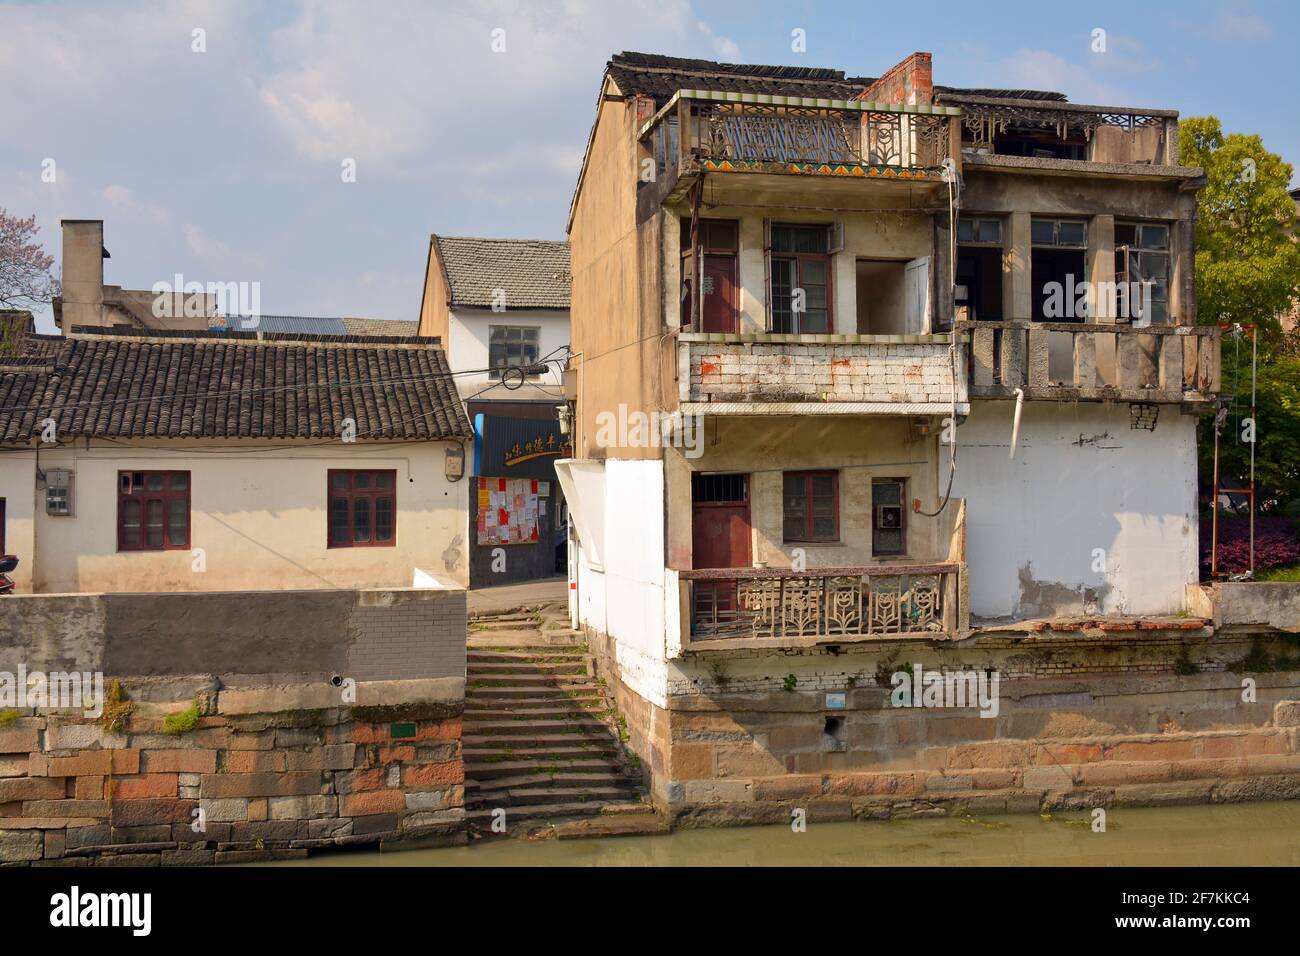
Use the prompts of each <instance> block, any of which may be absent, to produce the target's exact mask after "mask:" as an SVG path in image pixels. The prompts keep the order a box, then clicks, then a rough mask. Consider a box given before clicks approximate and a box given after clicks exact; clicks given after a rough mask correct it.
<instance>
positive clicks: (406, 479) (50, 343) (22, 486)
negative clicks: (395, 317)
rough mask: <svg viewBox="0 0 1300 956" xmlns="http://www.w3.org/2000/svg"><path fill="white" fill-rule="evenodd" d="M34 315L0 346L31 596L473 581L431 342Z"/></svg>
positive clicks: (446, 399)
mask: <svg viewBox="0 0 1300 956" xmlns="http://www.w3.org/2000/svg"><path fill="white" fill-rule="evenodd" d="M9 317H10V318H11V319H12V318H14V317H15V314H14V313H10V314H9ZM28 320H29V321H28V323H27V324H26V328H24V327H23V323H22V322H18V321H8V322H6V323H5V336H4V339H5V341H4V347H3V348H2V349H0V551H3V552H7V553H11V554H15V555H17V556H18V558H19V560H20V564H19V566H18V569H17V571H16V572H14V573H13V574H12V575H11V577H12V578H13V579H14V581H15V582H16V584H17V590H18V591H19V592H20V593H22V592H26V593H32V592H36V593H51V592H76V591H82V592H84V591H93V592H101V591H110V592H111V591H229V590H241V589H242V590H272V589H289V588H388V587H410V586H412V585H413V584H416V583H430V582H431V581H436V582H441V583H444V584H446V585H448V586H460V587H464V586H465V585H466V583H467V581H468V568H469V562H468V544H467V541H468V517H467V504H468V490H467V489H468V488H469V485H470V481H469V480H468V478H467V477H466V468H465V457H466V456H465V446H466V443H467V442H469V441H471V440H472V432H471V429H470V424H469V421H468V419H467V417H466V415H465V411H464V408H463V406H462V405H461V403H460V400H459V398H458V396H457V393H456V386H455V383H454V382H453V380H452V375H451V371H450V369H449V368H448V366H447V360H446V356H445V354H444V352H443V350H442V347H441V345H440V343H439V341H438V340H437V339H436V338H421V337H417V336H371V337H367V338H364V339H363V338H355V337H346V336H340V337H337V338H324V337H320V336H309V335H301V334H291V333H279V334H276V333H264V332H240V331H226V330H208V331H170V332H165V331H156V330H136V329H110V328H102V327H98V328H96V327H86V328H78V329H74V330H73V331H72V332H71V333H70V334H69V335H67V336H41V335H35V334H33V333H32V332H31V331H30V328H31V327H30V317H28Z"/></svg>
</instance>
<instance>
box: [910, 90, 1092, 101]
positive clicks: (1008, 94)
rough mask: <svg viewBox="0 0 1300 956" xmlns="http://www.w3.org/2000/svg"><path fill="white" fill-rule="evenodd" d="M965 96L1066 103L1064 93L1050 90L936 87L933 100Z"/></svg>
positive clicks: (947, 99) (954, 98) (962, 97)
mask: <svg viewBox="0 0 1300 956" xmlns="http://www.w3.org/2000/svg"><path fill="white" fill-rule="evenodd" d="M967 96H987V97H989V98H990V99H998V100H1051V101H1056V102H1058V103H1064V102H1065V101H1066V98H1065V94H1064V93H1054V92H1052V91H1051V90H1002V89H991V88H984V87H980V88H976V87H962V86H936V87H935V88H934V98H935V99H936V100H941V101H943V102H950V101H952V100H960V99H964V98H965V97H967Z"/></svg>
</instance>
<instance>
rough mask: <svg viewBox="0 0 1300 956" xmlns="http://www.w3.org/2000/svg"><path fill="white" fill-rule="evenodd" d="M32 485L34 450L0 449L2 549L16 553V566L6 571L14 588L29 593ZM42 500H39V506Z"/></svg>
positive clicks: (34, 483) (8, 552)
mask: <svg viewBox="0 0 1300 956" xmlns="http://www.w3.org/2000/svg"><path fill="white" fill-rule="evenodd" d="M35 488H36V453H35V452H34V451H5V452H2V453H0V498H3V499H4V501H5V519H4V520H5V528H4V550H5V552H6V553H7V554H16V555H17V556H18V568H17V570H15V571H11V572H10V573H9V579H10V580H11V581H13V582H14V585H15V588H14V590H15V591H17V592H19V593H24V594H30V593H31V590H32V534H33V533H34V531H35V527H36V526H35V524H34V523H33V521H32V508H33V506H34V501H35V499H34V497H33V496H34V493H35ZM43 506H44V503H43V502H42V507H43Z"/></svg>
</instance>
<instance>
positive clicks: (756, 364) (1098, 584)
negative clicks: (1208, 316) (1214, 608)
mask: <svg viewBox="0 0 1300 956" xmlns="http://www.w3.org/2000/svg"><path fill="white" fill-rule="evenodd" d="M1177 129H1178V127H1177V116H1176V114H1175V113H1173V112H1172V111H1167V110H1135V109H1127V108H1118V107H1101V106H1080V105H1075V104H1070V103H1068V102H1067V101H1066V100H1065V98H1064V97H1063V96H1062V95H1061V94H1057V93H1043V92H1035V91H998V90H957V89H952V88H945V87H936V86H934V85H933V82H932V79H931V64H930V57H929V55H928V54H920V53H918V54H914V55H913V56H911V57H908V58H907V59H906V60H904V61H903V62H902V63H900V64H899V65H898V66H896V67H894V68H893V69H891V70H890V71H889V72H887V73H886V74H885V76H883V77H881V78H879V79H865V78H855V77H846V76H845V75H844V74H842V73H840V72H839V71H834V70H809V69H802V68H800V69H795V68H783V67H753V66H735V65H726V64H710V63H706V62H703V61H683V60H674V59H672V58H668V57H658V56H647V55H644V54H622V55H620V56H617V57H615V58H614V59H613V60H611V61H610V64H609V67H608V69H607V71H606V75H605V77H604V79H603V81H602V90H601V97H600V101H599V104H598V108H597V116H596V121H595V125H594V128H593V130H592V134H591V137H590V140H589V142H588V147H587V154H586V157H585V160H584V164H583V169H582V172H581V174H580V177H579V182H578V187H577V191H576V193H575V197H574V200H573V205H572V209H571V214H570V224H569V235H570V244H571V248H572V268H573V312H572V323H573V335H572V338H573V342H572V349H573V352H574V356H573V359H572V362H571V374H572V378H573V394H572V396H571V398H572V402H573V421H574V432H573V441H574V457H573V459H572V460H570V461H566V462H561V463H559V465H558V466H557V467H558V469H559V472H560V477H561V482H562V484H563V486H564V491H565V495H566V498H567V499H568V501H569V504H570V506H571V514H572V528H573V534H572V551H573V558H572V561H571V568H572V571H571V583H572V585H573V587H572V590H571V602H572V605H571V609H572V616H573V619H574V622H575V624H577V625H579V626H582V627H584V628H585V629H586V630H587V631H588V633H589V635H590V636H591V640H592V644H593V648H594V649H595V650H596V652H597V656H598V660H599V661H600V662H601V665H602V666H603V667H604V668H605V670H606V672H607V673H608V675H609V676H610V678H611V684H612V686H613V687H614V688H615V691H616V694H617V696H618V701H619V704H620V706H621V707H622V708H623V709H624V711H625V712H626V713H627V714H628V719H629V733H630V736H631V741H632V745H633V747H634V748H635V749H636V750H637V752H638V753H639V754H640V755H641V756H642V757H643V759H644V760H645V763H646V766H647V768H648V771H649V773H650V776H651V777H652V783H653V788H654V793H655V795H656V798H657V799H658V800H659V801H660V802H661V803H663V804H664V805H665V806H667V807H668V808H669V809H670V810H671V811H672V812H673V813H674V814H676V815H679V816H682V815H684V816H696V815H698V816H701V817H709V816H710V815H711V814H712V815H714V816H720V817H727V816H728V814H730V813H731V811H735V813H736V814H737V815H739V816H742V817H747V818H754V819H759V818H772V816H771V815H772V813H773V812H774V810H773V808H778V809H779V808H780V807H782V806H784V805H785V803H787V802H788V801H791V800H798V801H803V802H807V801H809V800H820V799H831V800H832V802H833V803H834V804H835V806H836V807H838V808H839V809H835V810H834V811H833V812H834V813H839V812H845V813H853V814H856V815H863V814H866V815H879V814H880V813H881V812H882V811H883V812H884V813H885V814H886V815H888V814H889V813H890V812H892V811H891V807H892V806H894V805H895V804H898V805H900V806H906V807H910V808H915V807H917V806H920V805H922V804H924V803H925V802H927V801H936V800H938V801H940V802H944V799H945V798H943V796H942V795H944V794H948V795H953V794H956V795H958V796H960V797H961V798H962V800H964V801H965V804H964V805H969V804H970V802H971V801H970V799H968V798H972V797H974V798H978V800H979V801H982V804H981V805H987V806H990V807H1002V808H1007V807H1008V806H1016V807H1020V806H1023V807H1026V808H1027V807H1029V806H1030V805H1034V806H1039V805H1042V804H1043V803H1044V802H1045V801H1046V802H1048V803H1051V802H1053V801H1055V802H1056V805H1060V801H1071V800H1074V801H1078V800H1086V799H1088V798H1087V797H1086V796H1081V795H1080V794H1085V793H1086V792H1092V793H1099V792H1100V791H1098V790H1096V788H1093V789H1091V790H1090V789H1089V788H1090V787H1091V785H1094V784H1095V785H1096V786H1097V787H1106V788H1110V789H1109V790H1107V792H1106V793H1105V794H1102V795H1101V796H1098V797H1097V798H1096V799H1098V800H1103V801H1104V800H1110V799H1115V800H1120V799H1134V800H1138V799H1143V797H1142V796H1141V791H1140V786H1141V785H1145V784H1148V783H1151V782H1153V781H1154V782H1157V783H1158V782H1160V781H1166V782H1167V781H1170V780H1193V779H1195V780H1197V781H1202V778H1205V779H1207V780H1209V781H1210V782H1209V783H1206V784H1205V786H1203V787H1202V786H1201V783H1200V782H1198V783H1197V784H1196V785H1195V786H1188V787H1185V788H1183V789H1184V790H1185V791H1186V793H1187V794H1192V793H1193V792H1195V793H1198V794H1200V795H1201V796H1205V795H1206V794H1208V793H1209V792H1210V789H1211V788H1212V787H1213V786H1215V785H1217V784H1215V783H1214V781H1215V780H1218V779H1220V778H1225V777H1228V776H1243V775H1244V776H1247V777H1251V778H1255V777H1260V776H1271V775H1279V774H1280V775H1282V776H1281V777H1277V778H1276V779H1274V781H1273V783H1271V784H1269V785H1268V786H1267V787H1263V788H1262V789H1261V792H1264V791H1265V790H1267V792H1282V791H1285V790H1287V788H1288V787H1291V788H1292V789H1294V785H1295V782H1296V778H1295V772H1296V770H1297V769H1300V766H1298V764H1297V760H1298V758H1297V751H1296V742H1295V740H1294V735H1293V733H1292V732H1291V731H1289V730H1286V729H1284V728H1288V727H1290V726H1292V725H1291V723H1290V721H1291V720H1292V719H1293V716H1294V705H1293V704H1292V703H1290V702H1289V701H1290V700H1291V699H1292V698H1294V693H1293V692H1292V691H1290V690H1289V688H1290V686H1291V685H1292V683H1293V682H1292V681H1291V680H1290V679H1289V678H1288V677H1282V676H1279V677H1278V678H1276V679H1269V680H1268V681H1267V682H1265V681H1261V688H1260V696H1259V697H1258V699H1257V701H1256V703H1255V705H1254V706H1253V707H1251V708H1237V707H1236V706H1235V705H1234V703H1233V700H1232V697H1233V688H1234V687H1236V688H1237V691H1236V693H1237V694H1238V695H1239V694H1240V684H1239V681H1238V680H1237V678H1235V677H1233V676H1230V674H1228V673H1225V672H1229V671H1233V669H1234V668H1235V667H1236V664H1235V663H1234V662H1236V661H1240V660H1242V659H1245V658H1246V657H1247V656H1248V654H1247V650H1246V648H1245V646H1244V645H1248V644H1250V642H1251V640H1254V639H1258V640H1263V641H1265V642H1268V641H1272V640H1276V637H1275V635H1276V630H1275V629H1271V628H1269V627H1264V628H1263V630H1262V631H1261V632H1260V633H1259V634H1256V635H1253V636H1251V635H1246V636H1241V635H1238V637H1237V641H1238V645H1240V646H1237V645H1234V646H1228V645H1227V644H1224V645H1221V646H1218V645H1215V643H1214V641H1215V638H1216V636H1217V635H1218V632H1217V631H1216V629H1215V625H1214V621H1213V615H1210V616H1204V614H1203V608H1202V600H1201V596H1200V595H1199V592H1198V589H1197V588H1196V585H1197V555H1196V548H1197V544H1196V542H1197V500H1196V441H1195V421H1196V419H1195V414H1196V413H1198V412H1200V411H1203V410H1206V409H1207V408H1209V407H1210V406H1211V403H1212V402H1213V400H1214V398H1215V397H1216V394H1217V391H1218V388H1219V381H1218V375H1219V372H1218V369H1219V365H1218V361H1219V359H1218V334H1217V330H1215V329H1212V328H1202V327H1198V326H1197V325H1196V314H1195V301H1194V298H1193V275H1192V270H1193V262H1194V255H1193V254H1194V249H1193V240H1194V231H1193V221H1194V217H1195V209H1196V190H1197V189H1198V187H1199V186H1200V184H1201V183H1202V182H1203V173H1202V171H1201V170H1199V169H1196V168H1190V167H1185V166H1182V165H1180V164H1179V161H1178V146H1177ZM1296 626H1297V627H1300V622H1296ZM1270 635H1272V636H1270ZM913 667H917V668H920V669H921V670H938V671H945V670H954V669H966V670H968V671H969V672H970V673H971V675H977V674H980V675H985V676H986V677H988V676H989V675H992V674H998V675H1000V678H1001V680H1002V684H1001V688H1002V690H1001V694H1002V700H1003V701H1004V706H1003V709H1002V711H1001V714H1000V715H987V716H985V717H981V716H980V715H979V714H978V713H972V712H971V711H970V710H969V709H968V707H966V706H957V707H955V709H949V710H946V711H945V710H943V709H931V710H924V709H916V710H907V711H900V710H895V709H893V706H892V704H891V693H890V691H891V689H892V688H893V687H894V686H895V684H896V683H899V681H898V680H897V677H898V675H899V674H901V673H904V672H907V673H910V672H911V671H912V669H913ZM918 673H919V672H918ZM1193 675H1195V676H1193ZM1215 675H1217V676H1215ZM1265 686H1267V687H1268V690H1267V691H1265V690H1264V687H1265ZM1279 715H1280V716H1279ZM1161 735H1172V736H1168V737H1162V736H1161ZM1257 738H1258V739H1257ZM1265 738H1266V739H1265ZM1165 744H1168V747H1167V748H1166V749H1164V750H1162V749H1161V748H1162V747H1163V746H1164V745H1165ZM1157 753H1160V754H1163V756H1158V757H1157V756H1155V755H1156V754H1157ZM1253 755H1258V756H1259V757H1265V756H1267V757H1269V759H1268V760H1259V761H1257V762H1256V763H1255V764H1253V765H1252V764H1250V762H1249V760H1248V759H1247V757H1248V756H1253ZM1148 759H1152V760H1159V761H1164V762H1163V763H1160V765H1159V767H1154V766H1153V765H1151V764H1147V763H1144V761H1146V760H1148ZM1220 759H1223V760H1230V761H1234V763H1233V768H1235V769H1234V770H1232V772H1231V773H1230V772H1228V771H1227V770H1226V769H1225V768H1224V767H1222V766H1219V765H1217V764H1213V761H1214V760H1220ZM1107 761H1111V762H1109V763H1106V762H1107ZM1198 761H1199V762H1198ZM1206 761H1209V762H1206ZM1094 763H1097V764H1104V766H1100V767H1098V768H1096V769H1089V770H1087V771H1086V772H1085V771H1084V769H1083V767H1084V765H1088V764H1094ZM1288 774H1289V775H1290V776H1287V775H1288ZM1131 786H1132V787H1139V790H1134V791H1128V790H1126V789H1125V788H1128V787H1131ZM1234 786H1235V785H1234ZM1252 786H1254V784H1253V783H1244V784H1242V785H1241V786H1240V787H1238V790H1240V791H1241V792H1242V793H1245V792H1247V791H1249V789H1250V788H1251V787H1252ZM1279 788H1280V789H1279ZM1173 789H1178V788H1177V787H1175V788H1173ZM1229 789H1231V788H1229ZM1120 791H1124V792H1126V793H1129V796H1127V797H1125V796H1120V795H1119V794H1120ZM1170 792H1172V791H1170ZM1225 792H1226V791H1225ZM1233 792H1234V793H1236V792H1237V791H1233ZM832 798H833V799H832ZM859 798H863V799H865V798H871V799H866V800H865V802H862V801H861V800H859ZM1153 799H1154V797H1153ZM855 800H859V803H858V804H857V805H855V804H854V801H855ZM746 805H748V809H746ZM709 807H715V808H716V807H724V808H729V809H727V810H725V811H721V812H719V813H716V814H715V813H713V811H711V810H708V809H707V808H709Z"/></svg>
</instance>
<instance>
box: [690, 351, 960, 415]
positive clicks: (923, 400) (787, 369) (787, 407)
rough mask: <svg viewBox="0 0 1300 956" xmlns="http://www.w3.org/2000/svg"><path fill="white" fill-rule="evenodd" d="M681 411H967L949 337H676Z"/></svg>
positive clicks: (826, 412) (844, 412) (754, 412)
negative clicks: (955, 375)
mask: <svg viewBox="0 0 1300 956" xmlns="http://www.w3.org/2000/svg"><path fill="white" fill-rule="evenodd" d="M678 339H679V343H678V385H679V396H678V397H679V399H680V401H681V403H682V411H683V413H697V414H698V413H705V414H711V415H721V414H734V415H746V414H748V415H754V414H759V415H775V414H795V415H818V414H898V415H924V414H932V415H939V414H942V415H951V414H952V405H953V401H954V397H955V400H956V402H957V406H958V407H957V412H958V414H964V413H965V412H966V411H968V410H969V408H968V405H967V394H966V381H965V376H964V375H963V374H961V368H960V363H958V369H957V372H958V375H957V381H956V392H955V396H954V389H953V362H952V356H951V352H950V342H951V340H952V336H951V335H949V334H939V335H783V334H775V333H754V334H750V333H719V332H683V333H680V335H679V336H678Z"/></svg>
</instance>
